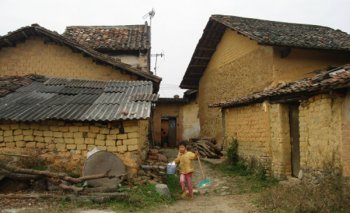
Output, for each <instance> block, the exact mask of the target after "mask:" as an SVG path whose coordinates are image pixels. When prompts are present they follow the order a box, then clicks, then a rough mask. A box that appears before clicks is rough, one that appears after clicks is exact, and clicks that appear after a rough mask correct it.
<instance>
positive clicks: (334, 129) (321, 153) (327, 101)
mask: <svg viewBox="0 0 350 213" xmlns="http://www.w3.org/2000/svg"><path fill="white" fill-rule="evenodd" d="M342 104H343V98H340V97H336V98H335V97H334V98H332V97H330V96H329V95H318V96H315V97H312V98H310V99H308V100H307V101H304V102H302V103H301V105H300V107H299V128H300V166H301V169H302V170H304V171H308V170H323V169H324V167H325V166H327V165H329V164H330V163H331V164H333V166H334V167H335V168H340V167H341V142H342Z"/></svg>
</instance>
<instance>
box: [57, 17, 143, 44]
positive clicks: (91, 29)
mask: <svg viewBox="0 0 350 213" xmlns="http://www.w3.org/2000/svg"><path fill="white" fill-rule="evenodd" d="M63 35H64V36H66V37H68V38H71V39H73V40H75V41H76V42H78V43H80V44H82V45H85V46H88V47H90V48H92V49H94V50H105V51H106V50H111V51H115V50H148V49H149V48H150V27H149V26H148V25H147V22H146V24H145V25H125V26H68V27H67V28H66V31H65V32H64V33H63Z"/></svg>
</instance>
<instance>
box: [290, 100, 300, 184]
mask: <svg viewBox="0 0 350 213" xmlns="http://www.w3.org/2000/svg"><path fill="white" fill-rule="evenodd" d="M289 127H290V143H291V149H292V150H291V157H292V176H294V177H298V175H299V171H300V141H299V104H291V105H289Z"/></svg>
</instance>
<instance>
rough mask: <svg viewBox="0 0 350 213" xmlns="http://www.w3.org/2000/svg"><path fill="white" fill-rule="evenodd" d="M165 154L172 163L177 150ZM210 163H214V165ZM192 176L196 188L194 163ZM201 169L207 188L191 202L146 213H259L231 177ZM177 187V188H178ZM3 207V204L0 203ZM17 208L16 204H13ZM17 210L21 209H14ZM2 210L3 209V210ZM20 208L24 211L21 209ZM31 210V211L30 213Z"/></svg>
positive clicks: (28, 206) (30, 205)
mask: <svg viewBox="0 0 350 213" xmlns="http://www.w3.org/2000/svg"><path fill="white" fill-rule="evenodd" d="M164 152H165V154H166V155H167V156H168V158H169V159H170V160H172V159H174V158H175V157H176V155H177V150H175V149H166V150H164ZM212 163H218V161H214V162H212ZM194 166H195V172H194V174H193V183H194V184H196V183H198V182H199V181H200V180H202V179H203V178H202V174H201V172H200V168H199V163H198V161H195V162H194ZM202 166H203V169H204V172H205V175H206V178H207V179H209V180H210V182H211V184H210V185H209V186H207V187H205V188H202V189H195V195H194V198H193V199H192V200H187V199H184V200H178V201H176V202H175V203H173V204H171V205H163V206H159V207H157V208H155V209H151V210H148V211H147V212H155V213H161V212H162V213H163V212H167V213H168V212H169V213H176V212H189V213H195V212H198V213H199V212H210V213H211V212H213V213H225V212H230V213H235V212H259V211H258V208H257V207H256V206H255V205H254V200H255V198H256V196H257V195H256V194H249V193H248V194H247V193H240V191H239V187H238V186H239V184H240V183H239V181H238V179H236V178H235V177H232V176H225V175H224V174H221V173H217V172H216V171H214V170H213V169H212V168H211V167H212V166H211V164H210V163H207V162H203V161H202ZM179 187H180V186H179ZM0 203H2V204H4V203H3V202H0ZM17 204H18V203H17ZM47 205H50V204H49V203H45V204H37V203H35V201H31V200H26V203H23V205H21V204H20V205H15V206H11V205H9V206H7V207H5V206H2V207H0V212H1V213H2V212H4V213H5V212H6V213H8V212H28V211H29V212H35V209H41V208H44V209H45V208H47V207H48V206H47ZM19 206H21V207H22V208H18V207H19ZM4 207H5V208H4ZM23 207H24V208H23ZM33 210H34V211H33ZM72 212H79V213H83V212H89V213H107V212H108V213H109V212H113V211H111V210H108V209H104V210H101V209H91V210H86V209H84V210H79V209H78V210H74V211H72Z"/></svg>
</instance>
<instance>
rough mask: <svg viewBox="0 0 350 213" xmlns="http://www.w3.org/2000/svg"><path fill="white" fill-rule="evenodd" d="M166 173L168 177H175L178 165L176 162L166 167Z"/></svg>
mask: <svg viewBox="0 0 350 213" xmlns="http://www.w3.org/2000/svg"><path fill="white" fill-rule="evenodd" d="M166 173H167V174H168V175H173V174H175V173H176V164H175V162H171V163H168V164H167V166H166Z"/></svg>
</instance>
